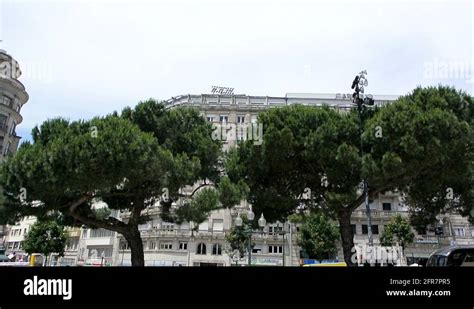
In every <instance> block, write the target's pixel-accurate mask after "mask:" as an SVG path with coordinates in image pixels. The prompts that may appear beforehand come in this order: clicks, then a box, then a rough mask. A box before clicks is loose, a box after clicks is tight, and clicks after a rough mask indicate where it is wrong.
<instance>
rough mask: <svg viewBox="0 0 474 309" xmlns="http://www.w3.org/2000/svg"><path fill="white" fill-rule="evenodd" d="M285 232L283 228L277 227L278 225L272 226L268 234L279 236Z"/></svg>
mask: <svg viewBox="0 0 474 309" xmlns="http://www.w3.org/2000/svg"><path fill="white" fill-rule="evenodd" d="M281 232H283V227H281V226H277V225H270V226H269V227H268V233H269V234H278V233H281Z"/></svg>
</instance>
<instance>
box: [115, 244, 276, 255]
mask: <svg viewBox="0 0 474 309" xmlns="http://www.w3.org/2000/svg"><path fill="white" fill-rule="evenodd" d="M146 245H147V244H146V243H143V248H144V249H146V248H147V246H146ZM158 248H159V249H160V250H173V249H174V245H173V243H172V242H160V243H159V246H158V245H157V242H156V241H150V242H148V250H157V249H158ZM129 249H130V247H129V245H128V243H127V242H121V244H120V250H129ZM178 250H188V243H187V242H180V243H179V244H178ZM261 252H262V246H258V245H257V246H254V247H253V249H252V253H261ZM268 253H270V254H282V253H283V246H280V245H269V246H268ZM196 254H198V255H206V254H207V246H206V244H205V243H199V244H198V245H197V247H196ZM211 254H212V255H222V244H219V243H216V244H213V245H212V250H211Z"/></svg>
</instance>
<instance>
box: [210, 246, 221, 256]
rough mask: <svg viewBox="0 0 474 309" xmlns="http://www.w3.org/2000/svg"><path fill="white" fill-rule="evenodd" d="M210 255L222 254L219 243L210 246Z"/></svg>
mask: <svg viewBox="0 0 474 309" xmlns="http://www.w3.org/2000/svg"><path fill="white" fill-rule="evenodd" d="M212 255H222V246H221V245H220V244H214V245H213V246H212Z"/></svg>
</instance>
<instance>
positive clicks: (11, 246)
mask: <svg viewBox="0 0 474 309" xmlns="http://www.w3.org/2000/svg"><path fill="white" fill-rule="evenodd" d="M7 248H8V250H12V249H13V241H10V242H9V243H8V246H7Z"/></svg>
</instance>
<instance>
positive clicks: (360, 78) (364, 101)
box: [351, 70, 374, 247]
mask: <svg viewBox="0 0 474 309" xmlns="http://www.w3.org/2000/svg"><path fill="white" fill-rule="evenodd" d="M365 75H367V71H366V70H364V71H361V72H359V74H357V75H356V77H355V78H354V81H353V82H352V87H351V89H354V93H353V94H352V102H353V103H354V104H356V105H357V114H358V116H359V137H360V151H361V157H362V156H363V155H364V150H363V145H362V126H363V121H362V112H363V109H364V107H365V106H367V105H374V100H373V97H372V95H370V94H369V95H364V87H367V86H368V84H369V82H368V81H367V78H366V77H365ZM362 182H363V195H364V203H365V209H366V214H367V221H368V224H367V236H368V237H369V246H370V247H372V246H373V245H374V241H373V238H372V216H371V213H370V205H369V192H368V191H369V189H368V183H367V180H366V179H364V180H363V181H362Z"/></svg>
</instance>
